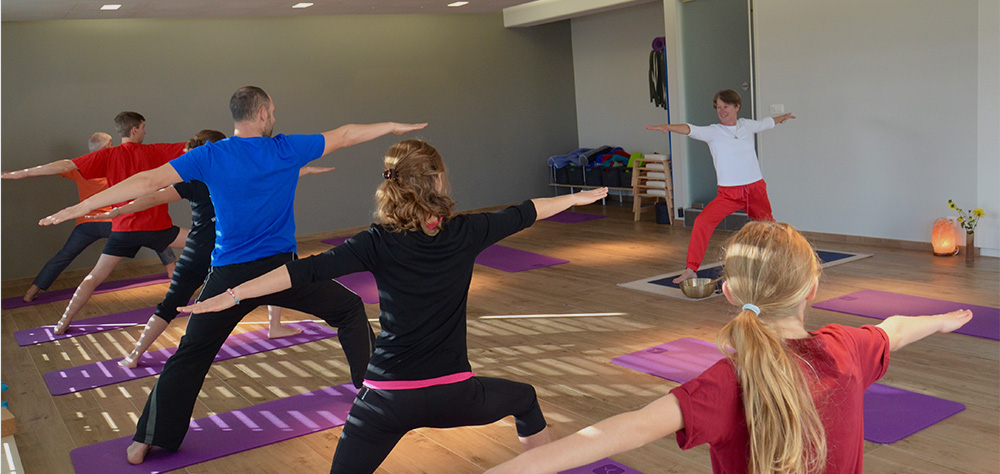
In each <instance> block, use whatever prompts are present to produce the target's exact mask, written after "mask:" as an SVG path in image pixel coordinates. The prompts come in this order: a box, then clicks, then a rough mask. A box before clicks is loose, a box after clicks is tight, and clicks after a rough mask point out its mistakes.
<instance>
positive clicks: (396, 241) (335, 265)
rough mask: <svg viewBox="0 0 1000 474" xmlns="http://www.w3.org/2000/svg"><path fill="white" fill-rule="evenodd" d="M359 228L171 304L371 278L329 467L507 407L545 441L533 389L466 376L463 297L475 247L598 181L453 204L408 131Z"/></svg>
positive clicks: (440, 169)
mask: <svg viewBox="0 0 1000 474" xmlns="http://www.w3.org/2000/svg"><path fill="white" fill-rule="evenodd" d="M383 177H384V178H385V181H383V182H382V184H381V185H380V186H379V188H378V190H377V191H376V193H375V201H376V211H375V220H376V223H375V224H373V225H372V226H371V227H370V228H369V229H368V230H366V231H364V232H361V233H359V234H357V235H355V236H353V237H351V238H350V239H348V240H347V242H345V243H344V244H342V245H340V246H337V247H335V248H333V249H331V250H328V251H326V252H323V253H322V254H319V255H315V256H312V257H308V258H304V259H301V260H297V261H293V262H289V263H287V264H285V265H284V266H282V267H279V268H277V269H275V270H273V271H271V272H269V273H267V274H264V275H263V276H261V277H259V278H256V279H253V280H250V281H247V282H246V283H243V284H241V285H239V286H236V287H235V288H231V289H229V290H228V291H227V292H224V293H222V294H220V295H218V296H216V297H213V298H210V299H206V300H204V301H202V302H199V303H197V304H195V305H192V306H188V307H184V308H180V310H182V311H191V312H194V313H205V312H214V311H221V310H224V309H226V308H230V307H232V306H234V305H237V304H240V303H241V302H246V301H247V300H249V301H250V302H253V299H254V298H257V297H261V296H264V295H268V294H271V293H274V292H278V291H282V290H285V289H288V288H294V287H298V286H302V285H306V284H309V283H310V282H314V281H320V280H326V279H330V278H335V277H337V276H341V275H346V274H349V273H355V272H360V271H370V272H372V273H373V274H374V275H375V281H376V283H377V285H378V288H379V300H380V303H379V304H380V309H381V314H380V316H379V322H380V323H381V327H382V330H381V332H380V334H379V336H378V338H377V340H376V344H375V353H374V354H373V355H372V359H371V361H370V363H369V365H368V371H367V373H366V374H365V381H364V386H363V387H362V388H361V390H360V391H359V392H358V396H357V398H356V399H355V400H354V404H353V406H352V407H351V411H350V414H349V416H348V418H347V422H346V424H345V426H344V431H343V433H342V434H341V437H340V441H339V443H338V444H337V450H336V453H335V454H334V456H333V465H332V466H331V468H330V472H331V473H350V474H358V473H366V472H367V473H370V472H374V471H375V469H376V468H378V466H379V465H380V464H381V463H382V460H384V459H385V457H386V456H387V455H388V454H389V452H390V451H391V450H392V448H393V446H395V445H396V443H397V442H398V441H399V440H400V439H401V438H402V437H403V435H404V434H406V432H407V431H409V430H412V429H416V428H420V427H434V428H450V427H457V426H467V425H482V424H487V423H492V422H494V421H497V420H499V419H501V418H504V417H506V416H508V415H513V416H514V418H515V424H516V427H517V434H518V437H519V439H520V440H521V443H522V445H523V446H524V447H525V448H526V449H530V448H532V447H534V446H538V445H541V444H545V443H547V442H548V441H549V434H548V430H547V429H546V423H545V418H544V417H543V416H542V411H541V408H540V407H539V405H538V400H537V397H536V396H535V390H534V387H532V386H531V385H528V384H524V383H519V382H513V381H510V380H504V379H498V378H490V377H479V376H475V374H473V373H472V368H471V365H470V364H469V358H468V350H467V344H466V303H467V301H468V292H469V285H470V283H471V280H472V270H473V266H474V263H475V259H476V256H477V255H478V254H479V253H480V252H482V251H483V250H484V249H486V248H487V247H489V246H490V245H493V244H494V243H496V242H498V241H500V240H501V239H503V238H504V237H507V236H508V235H511V234H514V233H516V232H518V231H520V230H522V229H524V228H526V227H529V226H530V225H532V224H533V223H534V222H535V220H537V219H544V218H547V217H550V216H552V215H554V214H556V213H557V212H560V211H563V210H565V209H567V208H569V207H570V206H574V205H585V204H590V203H592V202H594V201H596V200H598V199H601V198H603V197H605V196H606V195H607V188H599V189H594V190H590V191H583V192H580V193H576V194H566V195H562V196H557V197H552V198H541V199H533V200H530V201H525V202H523V203H521V204H519V205H517V206H512V207H508V208H507V209H504V210H502V211H498V212H493V213H479V214H465V215H462V214H458V215H456V214H455V213H454V206H455V203H454V201H452V199H451V198H450V197H449V196H448V180H447V171H446V169H445V166H444V162H443V160H442V159H441V155H440V154H438V152H437V150H436V149H434V147H432V146H430V145H429V144H427V143H426V142H423V141H420V140H405V141H402V142H400V143H398V144H396V145H393V146H392V147H391V148H390V149H389V151H388V152H387V153H386V157H385V171H384V173H383Z"/></svg>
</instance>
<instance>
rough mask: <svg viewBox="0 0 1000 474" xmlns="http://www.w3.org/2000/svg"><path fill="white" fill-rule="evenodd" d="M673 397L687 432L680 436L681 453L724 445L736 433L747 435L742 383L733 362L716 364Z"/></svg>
mask: <svg viewBox="0 0 1000 474" xmlns="http://www.w3.org/2000/svg"><path fill="white" fill-rule="evenodd" d="M670 393H672V394H674V396H675V397H677V401H678V402H679V404H680V408H681V416H682V417H683V419H684V428H683V429H681V430H680V431H678V432H677V435H676V436H677V445H678V446H680V448H681V449H691V448H693V447H695V446H699V445H702V444H705V443H711V444H722V443H724V442H725V441H726V440H728V439H729V438H730V437H731V436H732V433H734V432H745V431H746V420H745V418H746V417H745V415H744V414H743V401H742V399H741V398H740V388H739V382H738V381H737V379H736V373H735V372H734V371H733V367H732V365H731V364H730V363H729V359H722V360H720V361H718V362H716V363H715V365H713V366H711V367H709V368H708V370H705V371H704V372H702V373H701V375H699V376H697V377H695V378H693V379H691V380H689V381H687V382H685V383H684V384H683V385H681V386H680V387H677V388H675V389H673V390H671V391H670ZM734 425H739V427H740V428H739V429H740V431H737V429H736V428H737V427H735V426H734Z"/></svg>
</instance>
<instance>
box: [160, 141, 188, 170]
mask: <svg viewBox="0 0 1000 474" xmlns="http://www.w3.org/2000/svg"><path fill="white" fill-rule="evenodd" d="M185 145H186V143H184V142H181V143H154V144H153V145H152V146H154V147H156V153H155V154H156V156H158V157H160V163H159V164H157V165H156V166H157V167H159V166H163V165H165V164H167V162H169V161H170V160H172V159H174V158H177V157H178V156H181V155H183V154H184V146H185Z"/></svg>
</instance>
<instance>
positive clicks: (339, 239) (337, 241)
mask: <svg viewBox="0 0 1000 474" xmlns="http://www.w3.org/2000/svg"><path fill="white" fill-rule="evenodd" d="M351 237H353V235H348V236H346V237H334V238H332V239H326V240H321V242H323V243H324V244H330V245H332V246H334V247H336V246H338V245H340V244H342V243H344V242H347V239H349V238H351Z"/></svg>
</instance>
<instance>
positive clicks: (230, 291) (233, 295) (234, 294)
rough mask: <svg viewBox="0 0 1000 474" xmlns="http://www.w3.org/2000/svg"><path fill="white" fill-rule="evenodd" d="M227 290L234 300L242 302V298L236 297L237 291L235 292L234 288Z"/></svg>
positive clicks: (237, 302) (238, 302)
mask: <svg viewBox="0 0 1000 474" xmlns="http://www.w3.org/2000/svg"><path fill="white" fill-rule="evenodd" d="M226 291H227V292H229V296H232V297H233V301H235V302H236V304H240V299H239V298H237V297H236V293H233V289H232V288H226Z"/></svg>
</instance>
